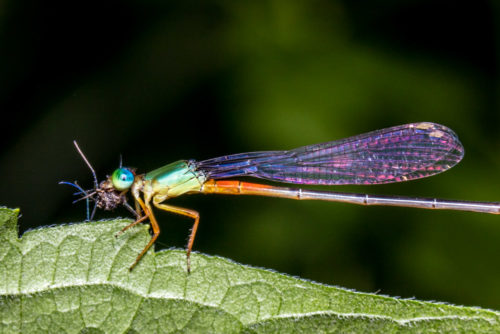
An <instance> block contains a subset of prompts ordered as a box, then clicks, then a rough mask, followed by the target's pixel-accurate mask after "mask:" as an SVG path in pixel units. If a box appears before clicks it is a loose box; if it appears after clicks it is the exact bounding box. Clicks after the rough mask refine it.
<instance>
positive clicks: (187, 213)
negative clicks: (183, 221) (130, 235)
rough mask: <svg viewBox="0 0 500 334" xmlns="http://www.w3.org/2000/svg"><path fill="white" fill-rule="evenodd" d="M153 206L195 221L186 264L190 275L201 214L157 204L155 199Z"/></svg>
mask: <svg viewBox="0 0 500 334" xmlns="http://www.w3.org/2000/svg"><path fill="white" fill-rule="evenodd" d="M153 204H154V206H156V207H157V208H158V209H161V210H165V211H168V212H173V213H177V214H179V215H183V216H188V217H191V218H193V219H194V224H193V228H192V229H191V234H190V235H189V241H188V244H187V247H186V264H187V272H188V274H189V273H190V272H191V250H192V249H193V243H194V238H195V236H196V231H197V230H198V223H199V222H200V214H199V213H198V212H197V211H194V210H190V209H185V208H181V207H178V206H172V205H167V204H161V203H156V202H155V200H154V199H153Z"/></svg>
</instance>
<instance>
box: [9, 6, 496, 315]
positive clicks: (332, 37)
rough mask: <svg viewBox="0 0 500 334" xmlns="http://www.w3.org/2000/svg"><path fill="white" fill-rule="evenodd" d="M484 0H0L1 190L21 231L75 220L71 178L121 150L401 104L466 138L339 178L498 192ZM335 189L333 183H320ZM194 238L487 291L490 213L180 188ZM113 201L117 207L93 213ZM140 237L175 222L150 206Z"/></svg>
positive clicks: (417, 191) (405, 290)
mask: <svg viewBox="0 0 500 334" xmlns="http://www.w3.org/2000/svg"><path fill="white" fill-rule="evenodd" d="M499 13H500V7H499V6H498V5H497V4H496V2H493V1H481V2H474V3H455V2H452V1H438V2H436V1H409V2H404V3H399V2H395V1H375V2H361V1H325V0H317V1H283V0H281V1H278V0H276V1H238V2H235V1H223V0H220V1H194V2H186V3H184V2H181V3H174V4H173V3H169V2H164V1H152V0H151V1H120V2H118V1H111V2H106V3H102V2H97V1H85V2H65V1H58V0H55V1H51V2H36V1H24V2H23V1H14V0H6V1H4V2H2V3H1V4H0V45H1V50H2V52H1V53H0V108H1V110H2V112H3V118H2V120H3V123H4V124H3V127H2V132H1V133H2V143H3V146H2V147H3V149H2V151H1V152H0V175H2V176H3V179H2V182H1V184H2V185H1V186H0V190H1V191H0V204H1V205H7V206H9V207H20V208H21V213H22V215H23V217H22V218H21V220H20V226H21V229H22V231H25V230H27V229H29V228H33V227H37V226H41V225H49V224H59V223H63V222H69V221H78V220H81V219H82V218H83V217H84V205H83V203H80V204H77V205H71V201H72V197H71V192H72V189H69V188H67V187H63V186H58V185H57V182H58V181H60V180H68V181H73V180H78V181H79V183H80V184H82V185H84V186H86V187H90V186H91V176H90V173H89V171H88V169H87V167H86V166H85V165H84V163H83V162H82V161H81V159H80V158H79V157H78V155H77V154H76V152H75V150H74V148H73V146H72V144H71V141H72V140H73V139H77V140H78V141H79V143H80V145H81V147H82V148H83V150H84V152H85V153H86V154H87V156H88V158H89V159H90V161H91V162H92V163H93V165H94V167H95V168H96V170H97V172H98V174H99V177H101V178H104V177H105V175H106V173H111V171H112V170H113V169H114V168H115V167H116V166H117V164H118V161H119V154H123V157H124V163H125V164H126V165H130V166H134V167H138V168H139V172H146V171H149V170H151V169H153V168H157V167H159V166H161V165H163V164H166V163H168V162H171V161H174V160H178V159H182V158H194V159H205V158H211V157H215V156H218V155H224V154H230V153H237V152H244V151H252V150H266V149H271V150H272V149H288V148H293V147H296V146H301V145H306V144H312V143H316V142H321V141H328V140H333V139H339V138H343V137H346V136H350V135H354V134H359V133H362V132H366V131H370V130H374V129H378V128H383V127H388V126H392V125H398V124H404V123H409V122H415V121H433V122H438V123H442V124H445V125H447V126H449V127H450V128H452V129H454V130H455V131H456V132H457V133H458V134H459V136H460V138H461V140H462V142H463V144H464V146H465V148H466V156H465V159H464V161H462V163H460V164H459V166H457V167H455V168H453V169H452V170H451V171H449V172H447V173H445V174H443V175H439V176H436V177H433V178H430V179H425V180H420V181H416V182H408V183H404V184H393V185H387V186H378V187H341V188H340V189H341V190H342V191H356V192H369V193H375V194H378V193H384V194H401V195H418V196H428V197H431V196H436V197H444V198H456V199H469V200H492V201H494V200H496V201H498V200H500V195H499V192H498V189H499V186H500V180H499V178H498V170H499V169H500V157H499V155H498V152H500V131H499V129H500V113H499V99H498V90H499V87H500V86H499V79H498V49H499V37H498V27H497V22H498V21H499V20H498V16H499ZM332 189H339V188H332ZM171 202H172V203H176V204H178V205H182V206H186V207H190V208H193V209H196V210H198V211H200V213H201V217H202V218H201V225H200V229H199V232H198V233H199V234H198V238H197V240H196V242H195V249H196V250H200V251H203V252H205V253H208V254H217V255H222V256H225V257H229V258H231V259H234V260H236V261H239V262H242V263H246V264H251V265H254V266H263V267H267V268H273V269H276V270H278V271H281V272H286V273H288V274H291V275H299V276H301V277H304V278H309V279H313V280H316V281H320V282H324V283H328V284H336V285H341V286H345V287H349V288H354V289H357V290H362V291H380V292H382V293H384V294H388V295H400V296H403V297H412V296H415V297H417V298H419V299H431V300H446V301H448V302H452V303H456V304H466V305H479V306H482V307H490V308H496V309H500V285H499V284H498V280H499V278H500V266H499V265H498V264H497V263H498V258H499V255H500V243H499V242H498V240H500V224H499V223H500V221H499V217H498V216H488V215H481V214H473V213H459V212H435V211H422V210H415V209H403V208H365V207H357V206H353V205H341V204H333V203H315V202H295V201H289V200H280V199H269V198H250V197H246V198H243V197H233V198H230V197H217V196H212V197H210V196H191V197H190V196H186V197H183V198H178V199H173V200H172V201H171ZM117 215H122V216H128V213H127V212H126V211H117V212H115V213H111V214H107V213H99V214H98V217H97V218H99V219H100V218H104V217H110V216H117ZM158 217H159V219H160V222H161V223H162V229H163V230H162V231H163V233H162V235H161V242H160V243H158V244H157V246H156V247H157V249H159V248H164V247H169V246H176V247H182V246H183V245H184V242H185V239H186V237H187V234H188V229H189V227H190V224H191V222H190V221H189V220H187V219H184V218H182V217H177V216H173V215H168V214H164V213H159V214H158Z"/></svg>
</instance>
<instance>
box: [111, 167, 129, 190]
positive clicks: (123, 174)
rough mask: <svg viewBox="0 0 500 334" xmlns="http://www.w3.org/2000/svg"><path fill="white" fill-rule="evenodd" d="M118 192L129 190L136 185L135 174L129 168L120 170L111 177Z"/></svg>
mask: <svg viewBox="0 0 500 334" xmlns="http://www.w3.org/2000/svg"><path fill="white" fill-rule="evenodd" d="M111 182H112V183H113V187H115V189H116V190H127V189H128V188H130V186H132V184H133V183H134V174H133V173H132V172H131V171H130V170H129V169H127V168H118V169H116V170H115V171H114V172H113V174H112V175H111Z"/></svg>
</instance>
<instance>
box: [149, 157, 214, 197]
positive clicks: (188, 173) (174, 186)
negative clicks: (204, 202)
mask: <svg viewBox="0 0 500 334" xmlns="http://www.w3.org/2000/svg"><path fill="white" fill-rule="evenodd" d="M144 180H145V181H146V182H150V184H151V186H152V188H153V189H152V190H153V192H154V193H159V194H164V195H167V196H168V197H176V196H180V195H182V194H185V193H187V192H191V191H199V190H200V189H201V186H202V185H203V183H205V181H206V178H205V176H204V175H203V173H201V172H199V171H196V168H195V165H194V161H187V160H179V161H176V162H172V163H171V164H168V165H165V166H163V167H160V168H158V169H155V170H154V171H151V172H149V173H147V174H146V175H145V176H144Z"/></svg>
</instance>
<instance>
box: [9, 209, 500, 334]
mask: <svg viewBox="0 0 500 334" xmlns="http://www.w3.org/2000/svg"><path fill="white" fill-rule="evenodd" d="M18 212H19V211H18V210H10V209H5V208H1V209H0V332H2V333H3V332H23V333H34V332H66V333H82V332H86V333H88V332H96V333H97V332H103V333H104V332H106V333H122V332H137V333H153V332H154V333H160V332H214V333H215V332H216V333H222V332H224V333H239V332H245V333H276V332H285V333H286V332H305V333H311V332H314V333H320V332H374V331H375V332H383V333H388V332H396V331H398V332H399V331H403V332H411V333H413V332H415V333H422V332H464V333H465V332H467V333H469V332H481V333H491V332H499V331H500V313H499V312H496V311H492V310H484V309H480V308H474V307H460V306H453V305H447V304H442V303H430V302H422V301H417V300H404V299H397V298H391V297H386V296H380V295H376V294H368V293H359V292H355V291H351V290H347V289H342V288H338V287H333V286H326V285H321V284H317V283H313V282H309V281H305V280H301V279H298V278H293V277H289V276H285V275H282V274H278V273H275V272H272V271H269V270H264V269H257V268H251V267H248V266H243V265H240V264H237V263H234V262H232V261H230V260H227V259H222V258H219V257H214V256H207V255H203V254H196V253H195V254H193V256H192V272H191V274H190V275H188V274H187V273H186V261H185V252H183V251H180V250H167V251H161V252H157V253H154V252H153V251H150V252H149V253H148V254H147V255H146V256H145V257H144V258H143V259H142V260H141V262H140V263H139V264H138V266H137V267H136V268H135V269H134V270H133V271H132V272H129V270H128V268H129V266H130V264H131V263H133V261H134V259H135V257H136V256H137V254H138V253H139V251H140V250H141V249H142V248H143V247H144V245H145V244H146V243H147V242H148V240H149V234H148V227H147V225H142V226H138V227H136V228H133V229H131V230H130V231H128V232H127V233H125V234H123V235H122V236H120V237H118V238H116V237H115V234H116V232H117V231H119V230H120V229H121V228H123V227H124V226H126V225H127V224H129V223H130V220H123V219H120V220H110V221H99V222H91V223H81V224H72V225H63V226H56V227H47V228H41V229H38V230H33V231H29V232H26V233H25V234H24V236H23V237H22V238H21V239H18V237H17V215H18Z"/></svg>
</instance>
